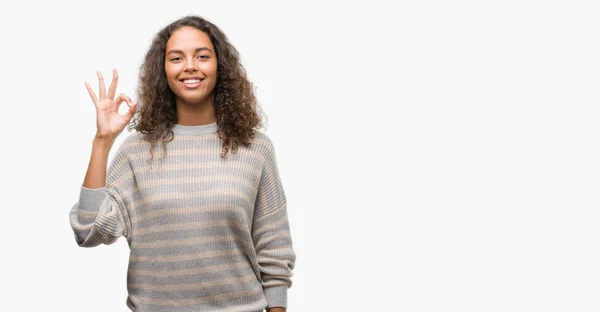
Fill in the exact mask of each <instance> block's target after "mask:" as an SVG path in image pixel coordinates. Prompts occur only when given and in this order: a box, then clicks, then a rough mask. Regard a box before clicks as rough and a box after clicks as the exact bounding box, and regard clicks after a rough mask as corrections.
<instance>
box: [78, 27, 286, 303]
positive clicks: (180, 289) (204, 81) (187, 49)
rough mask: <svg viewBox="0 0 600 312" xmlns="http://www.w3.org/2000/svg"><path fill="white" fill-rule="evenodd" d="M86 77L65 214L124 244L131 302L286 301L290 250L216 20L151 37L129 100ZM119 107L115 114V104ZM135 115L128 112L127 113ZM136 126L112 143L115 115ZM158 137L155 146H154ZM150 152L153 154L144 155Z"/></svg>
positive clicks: (89, 238)
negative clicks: (86, 117) (78, 173)
mask: <svg viewBox="0 0 600 312" xmlns="http://www.w3.org/2000/svg"><path fill="white" fill-rule="evenodd" d="M98 80H99V91H98V93H99V94H98V95H96V94H95V93H94V91H93V90H92V88H91V86H90V85H89V84H88V83H86V87H87V89H88V91H89V93H90V96H91V98H92V100H93V102H94V105H95V107H96V111H97V128H98V129H97V133H96V136H95V138H94V140H93V145H92V155H91V159H90V163H89V167H88V170H87V173H86V176H85V179H84V182H83V185H82V187H81V192H80V198H79V201H78V202H77V203H76V204H75V205H74V206H73V207H72V209H71V211H70V222H71V226H72V228H73V231H74V233H75V239H76V242H77V244H78V245H79V246H82V247H92V246H97V245H99V244H111V243H113V242H115V241H116V240H117V239H118V238H119V237H121V236H124V237H126V239H127V242H128V244H129V247H130V257H129V267H128V276H127V289H128V297H127V306H128V307H129V308H130V309H131V310H132V311H144V312H151V311H211V312H220V311H222V312H225V311H227V312H252V311H263V309H265V308H266V310H267V311H268V312H280V311H285V309H286V307H287V290H288V288H289V287H291V285H292V281H291V277H292V276H293V274H292V270H293V269H294V265H295V260H296V254H295V252H294V250H293V246H292V239H291V235H290V228H289V223H288V219H287V212H286V197H285V194H284V190H283V187H282V184H281V180H280V177H279V173H278V168H277V161H276V156H275V150H274V147H273V144H272V142H271V140H270V139H269V137H268V136H267V135H265V134H264V133H261V132H259V131H257V129H259V127H260V126H261V118H260V116H259V114H258V112H257V108H258V106H257V103H256V98H255V96H254V94H253V89H252V84H251V83H250V82H249V81H248V79H247V77H246V73H245V70H244V68H243V66H242V65H241V64H240V63H239V55H238V52H237V51H236V49H235V48H234V47H233V46H232V45H231V44H230V43H229V42H228V39H227V38H226V36H225V34H223V32H222V31H221V30H219V28H217V27H216V26H215V25H213V24H212V23H210V22H209V21H206V20H205V19H203V18H201V17H198V16H186V17H184V18H181V19H179V20H177V21H175V22H173V23H171V24H170V25H168V26H166V27H165V28H164V29H162V30H160V32H158V34H157V35H156V37H155V38H154V40H153V42H152V45H151V47H150V49H149V51H148V53H147V54H146V57H145V60H144V63H143V65H142V67H141V72H140V85H139V89H138V92H137V93H138V99H139V104H140V109H139V110H138V109H137V108H136V107H137V105H136V104H137V103H136V104H134V103H133V102H132V101H131V99H130V98H129V97H127V96H126V95H124V94H120V95H119V96H118V97H117V98H115V93H116V88H117V80H118V73H117V71H116V70H114V71H113V79H112V82H111V84H110V86H109V88H108V91H107V90H106V87H105V84H104V79H103V77H102V74H101V73H98ZM123 102H125V103H127V105H128V106H129V111H128V112H127V113H126V114H125V115H120V114H119V113H118V107H119V105H120V104H121V103H123ZM134 115H135V118H134ZM128 124H129V126H130V128H134V129H135V130H136V132H134V133H132V134H131V135H129V136H128V137H127V138H125V140H124V141H123V143H122V144H121V146H120V147H119V148H118V150H117V152H116V154H115V156H114V158H113V160H112V162H111V164H110V166H108V170H107V162H108V161H107V159H108V155H109V151H110V149H111V146H112V144H113V142H114V140H115V138H116V137H117V136H118V135H119V134H120V133H121V132H122V131H123V129H124V128H125V126H126V125H128ZM159 143H160V144H159ZM157 151H160V152H161V153H160V154H161V155H160V156H161V157H155V152H157Z"/></svg>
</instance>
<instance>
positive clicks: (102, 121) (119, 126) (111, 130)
mask: <svg viewBox="0 0 600 312" xmlns="http://www.w3.org/2000/svg"><path fill="white" fill-rule="evenodd" d="M118 80H119V76H118V73H117V70H116V69H113V79H112V82H111V83H110V87H109V88H108V94H107V93H106V87H105V86H104V78H103V77H102V73H100V72H99V71H98V81H99V83H100V89H99V94H100V97H97V96H96V94H95V93H94V90H92V87H91V86H90V84H89V83H87V82H86V83H85V86H86V88H87V90H88V92H89V94H90V97H91V98H92V101H94V105H95V106H96V125H97V127H98V130H97V132H96V137H97V138H100V139H106V140H110V141H112V140H114V139H115V138H116V137H117V136H118V135H119V134H120V133H121V132H122V131H123V129H125V126H127V124H129V121H130V120H131V118H132V117H133V114H134V113H135V108H136V105H137V103H135V104H134V103H132V102H131V99H130V98H129V97H128V96H126V95H125V94H123V93H121V94H119V96H118V97H117V99H116V100H115V99H114V98H115V92H116V90H117V81H118ZM124 101H125V102H126V103H127V106H129V110H128V111H127V112H126V113H125V114H124V115H120V114H119V105H121V103H123V102H124Z"/></svg>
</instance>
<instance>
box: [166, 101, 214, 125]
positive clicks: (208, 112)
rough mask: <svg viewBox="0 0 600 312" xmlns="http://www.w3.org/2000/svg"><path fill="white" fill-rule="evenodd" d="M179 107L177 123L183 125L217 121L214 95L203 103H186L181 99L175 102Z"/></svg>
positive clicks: (205, 123) (206, 123)
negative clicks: (213, 100) (213, 101)
mask: <svg viewBox="0 0 600 312" xmlns="http://www.w3.org/2000/svg"><path fill="white" fill-rule="evenodd" d="M175 107H176V108H177V124H178V125H182V126H199V125H208V124H212V123H215V122H216V121H217V116H216V114H215V108H214V106H213V104H212V97H210V98H208V99H207V100H206V101H203V102H201V103H193V104H190V103H186V102H183V101H181V100H179V99H177V100H176V102H175Z"/></svg>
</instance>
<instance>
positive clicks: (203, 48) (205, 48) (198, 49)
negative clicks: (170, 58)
mask: <svg viewBox="0 0 600 312" xmlns="http://www.w3.org/2000/svg"><path fill="white" fill-rule="evenodd" d="M203 50H208V51H210V52H212V50H211V49H209V48H207V47H202V48H196V51H195V53H198V52H199V51H203ZM171 53H181V54H183V51H181V50H171V51H169V52H167V55H169V54H171Z"/></svg>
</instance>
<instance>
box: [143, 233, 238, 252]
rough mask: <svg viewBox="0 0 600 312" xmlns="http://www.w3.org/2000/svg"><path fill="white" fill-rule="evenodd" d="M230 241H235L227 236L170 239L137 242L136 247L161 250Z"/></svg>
mask: <svg viewBox="0 0 600 312" xmlns="http://www.w3.org/2000/svg"><path fill="white" fill-rule="evenodd" d="M136 233H137V232H136ZM228 241H232V242H233V241H235V240H232V239H231V237H227V236H223V235H215V236H208V237H194V238H187V239H169V240H161V241H151V242H137V243H136V244H135V246H136V247H137V248H139V249H147V248H160V247H178V246H189V245H196V244H200V243H210V242H228Z"/></svg>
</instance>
